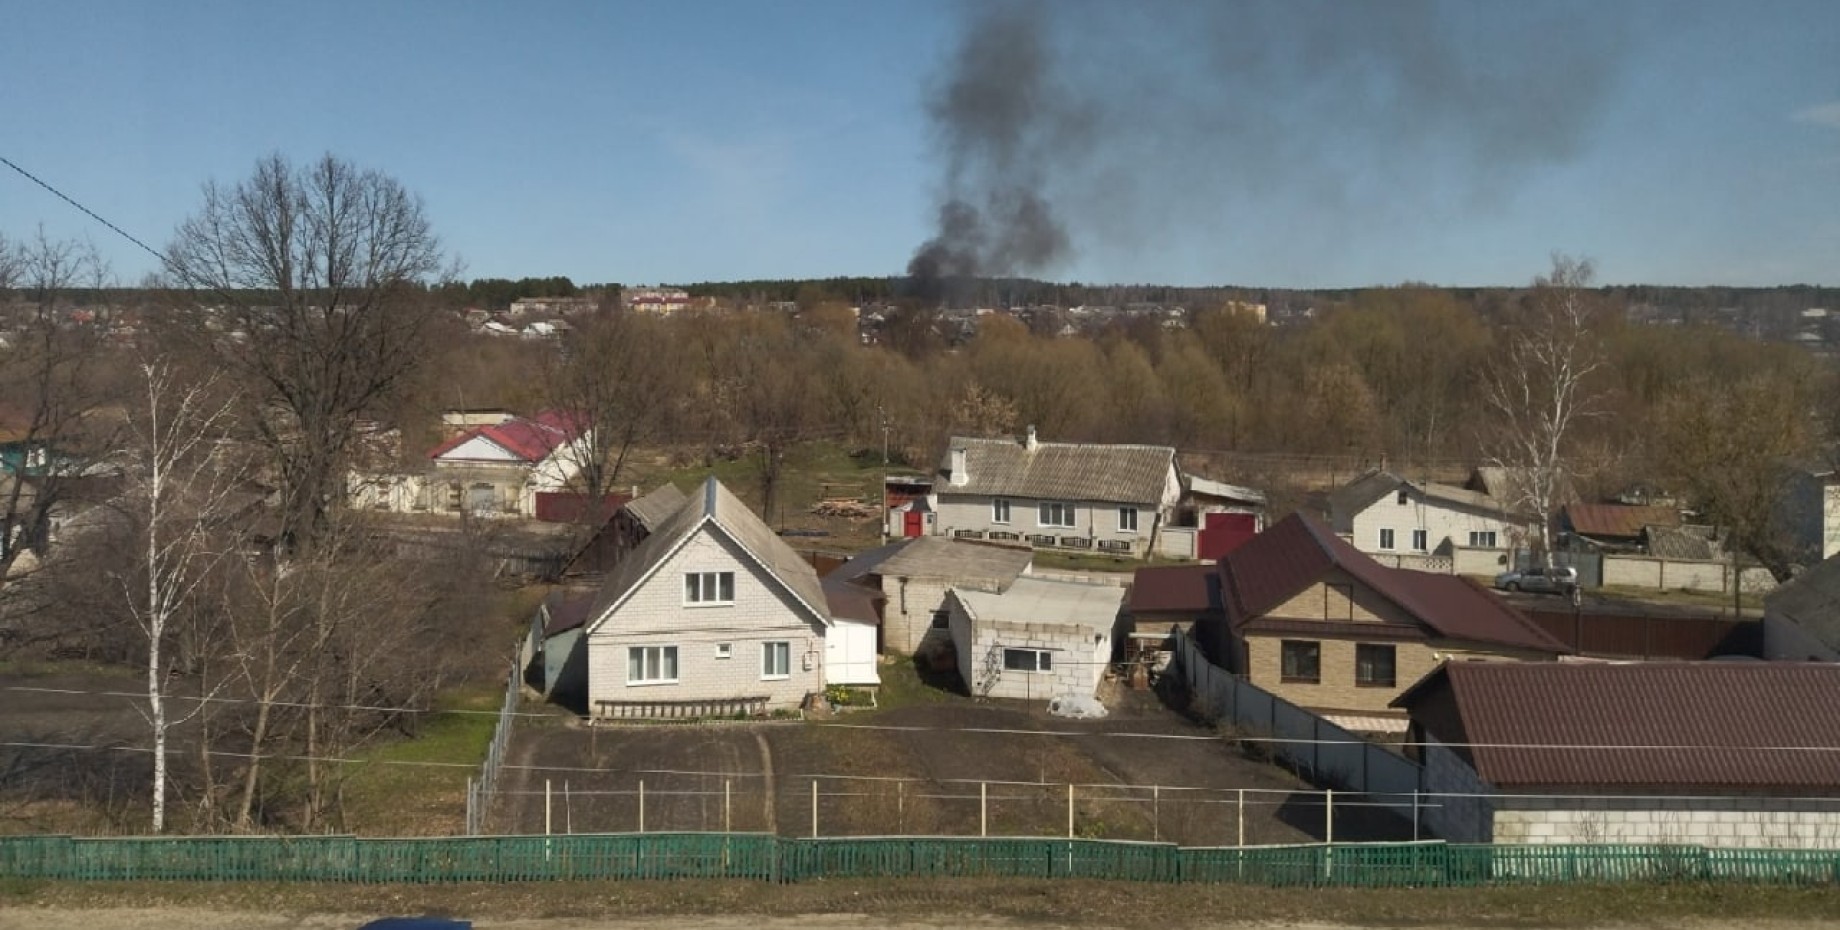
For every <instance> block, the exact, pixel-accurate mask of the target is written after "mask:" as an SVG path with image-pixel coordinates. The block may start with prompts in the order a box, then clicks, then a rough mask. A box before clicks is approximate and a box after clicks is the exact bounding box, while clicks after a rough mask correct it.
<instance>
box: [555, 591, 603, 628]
mask: <svg viewBox="0 0 1840 930" xmlns="http://www.w3.org/2000/svg"><path fill="white" fill-rule="evenodd" d="M594 595H595V590H594V589H593V588H557V589H556V590H554V591H551V592H550V593H549V594H548V595H547V596H545V597H544V598H543V616H544V621H545V622H544V624H543V635H544V636H554V635H556V634H557V633H566V632H568V631H569V630H573V629H578V628H579V627H580V626H581V625H582V624H584V623H586V622H588V612H589V608H591V607H593V606H594Z"/></svg>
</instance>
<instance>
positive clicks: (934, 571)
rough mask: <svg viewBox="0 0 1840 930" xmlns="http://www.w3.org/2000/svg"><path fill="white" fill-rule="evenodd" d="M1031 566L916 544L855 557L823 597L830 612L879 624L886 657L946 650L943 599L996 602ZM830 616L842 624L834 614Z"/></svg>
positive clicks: (980, 545) (1020, 558)
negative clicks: (954, 594) (955, 592)
mask: <svg viewBox="0 0 1840 930" xmlns="http://www.w3.org/2000/svg"><path fill="white" fill-rule="evenodd" d="M1033 562H1034V554H1033V553H1032V552H1031V551H1030V550H1029V549H1028V548H1027V547H1022V546H1014V545H1004V544H1001V543H990V542H969V541H965V540H960V539H947V538H944V537H939V536H919V537H915V538H913V539H903V540H901V541H900V542H897V543H890V544H889V545H886V546H882V547H881V548H878V549H870V550H869V551H867V552H863V553H860V554H858V555H857V556H855V557H854V558H852V559H850V560H849V561H848V562H845V563H843V565H842V566H840V567H839V568H838V569H837V570H836V571H833V572H831V573H830V574H829V575H826V576H825V577H824V590H825V593H826V594H827V595H830V596H831V600H832V604H833V605H836V604H839V603H847V604H851V605H852V606H855V607H857V608H858V609H857V610H855V611H854V612H855V613H860V614H863V615H864V616H865V617H874V618H875V620H876V621H877V622H879V624H880V626H881V648H882V650H883V651H885V652H896V653H904V654H912V653H918V652H921V651H922V650H923V649H927V648H930V647H931V646H933V645H934V644H935V643H938V644H944V643H946V642H950V640H951V632H950V629H949V627H948V625H947V621H946V616H947V611H946V592H948V591H950V590H951V589H952V588H953V587H955V586H956V587H959V588H963V589H966V590H976V591H990V592H993V593H998V594H1001V593H1002V592H1004V591H1006V590H1008V589H1009V586H1010V585H1011V584H1014V583H1015V581H1016V579H1018V578H1021V577H1023V576H1025V575H1027V574H1028V573H1029V571H1030V568H1031V566H1032V564H1033ZM851 594H854V595H855V597H854V598H851V597H849V595H851ZM831 612H832V619H833V620H836V619H842V618H843V615H842V614H841V613H839V611H838V610H837V609H836V607H835V606H833V609H832V611H831Z"/></svg>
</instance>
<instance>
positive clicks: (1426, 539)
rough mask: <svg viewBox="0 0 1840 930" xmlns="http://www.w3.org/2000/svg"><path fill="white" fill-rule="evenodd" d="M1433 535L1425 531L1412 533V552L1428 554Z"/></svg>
mask: <svg viewBox="0 0 1840 930" xmlns="http://www.w3.org/2000/svg"><path fill="white" fill-rule="evenodd" d="M1430 543H1431V534H1430V533H1428V532H1426V531H1424V530H1413V531H1412V551H1413V552H1428V551H1430V549H1431V546H1430Z"/></svg>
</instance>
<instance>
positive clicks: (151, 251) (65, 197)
mask: <svg viewBox="0 0 1840 930" xmlns="http://www.w3.org/2000/svg"><path fill="white" fill-rule="evenodd" d="M0 164H4V165H6V166H7V167H8V168H11V169H13V170H14V171H17V172H19V174H20V176H21V177H24V178H25V179H26V180H28V181H31V182H32V183H34V184H37V185H38V186H39V187H42V188H44V189H45V190H48V191H50V192H51V194H52V196H54V197H56V198H58V199H59V200H62V201H64V202H65V203H67V204H70V205H71V206H73V207H76V208H77V209H78V210H81V211H82V212H83V213H84V215H86V216H88V217H89V218H90V219H92V220H95V221H96V222H98V223H101V224H102V225H104V226H106V227H108V228H109V229H110V230H111V231H113V232H114V233H115V234H116V235H118V236H120V237H122V238H123V239H126V240H128V241H129V242H132V243H134V244H135V245H137V246H140V247H141V251H143V252H146V253H147V254H148V255H151V256H153V257H154V258H155V259H158V260H159V262H160V264H161V265H162V266H164V267H166V268H167V269H168V270H171V271H175V272H176V271H177V269H175V268H173V266H172V262H171V261H169V260H168V259H167V258H166V256H165V255H162V254H160V252H159V251H158V250H156V249H155V248H154V247H153V246H150V245H148V244H147V243H145V242H142V241H141V240H139V239H136V238H135V237H134V236H133V235H131V234H130V233H129V232H128V231H127V230H125V229H122V228H121V227H120V226H117V225H115V224H114V223H111V222H109V221H108V220H107V219H106V218H104V217H103V216H102V214H100V213H97V212H96V211H94V210H91V209H90V208H88V207H86V206H84V205H82V204H80V203H78V202H77V201H76V200H75V199H73V198H72V197H71V196H70V195H69V194H66V193H64V192H63V191H61V190H58V189H57V188H55V187H52V186H51V185H50V184H49V183H48V182H46V181H45V180H44V179H42V178H40V177H38V176H37V175H35V174H33V173H32V172H30V171H27V170H26V169H24V168H21V167H19V165H18V164H17V163H15V162H14V161H13V160H12V159H10V158H7V157H6V156H5V155H0ZM181 277H183V275H181Z"/></svg>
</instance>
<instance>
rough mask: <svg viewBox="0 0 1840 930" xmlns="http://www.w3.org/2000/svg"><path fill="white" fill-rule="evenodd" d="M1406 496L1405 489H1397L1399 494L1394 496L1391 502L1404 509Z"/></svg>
mask: <svg viewBox="0 0 1840 930" xmlns="http://www.w3.org/2000/svg"><path fill="white" fill-rule="evenodd" d="M1406 496H1407V495H1406V489H1405V488H1400V489H1399V493H1398V495H1396V496H1395V497H1394V498H1393V501H1394V502H1395V503H1397V504H1398V505H1399V506H1401V507H1404V506H1405V505H1406Z"/></svg>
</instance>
